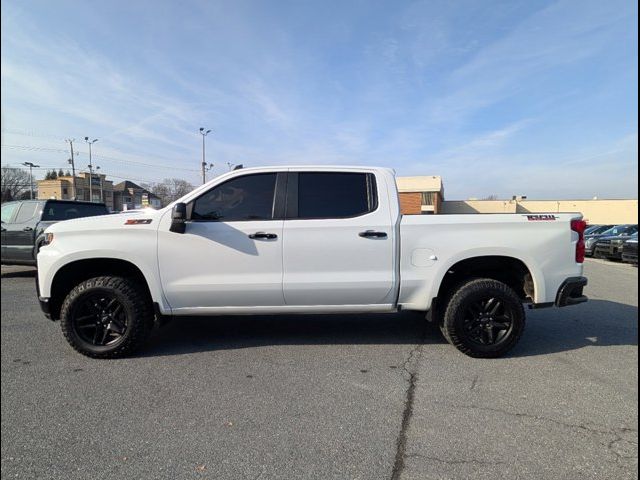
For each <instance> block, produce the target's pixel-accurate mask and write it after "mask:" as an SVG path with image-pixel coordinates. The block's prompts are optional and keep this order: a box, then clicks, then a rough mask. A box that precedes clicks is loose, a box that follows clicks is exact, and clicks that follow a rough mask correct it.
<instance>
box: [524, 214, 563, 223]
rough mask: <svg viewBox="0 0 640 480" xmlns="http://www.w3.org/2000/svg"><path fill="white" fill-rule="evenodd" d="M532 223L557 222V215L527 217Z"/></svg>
mask: <svg viewBox="0 0 640 480" xmlns="http://www.w3.org/2000/svg"><path fill="white" fill-rule="evenodd" d="M525 217H527V220H529V221H530V222H538V221H549V220H557V219H558V217H556V216H555V215H525Z"/></svg>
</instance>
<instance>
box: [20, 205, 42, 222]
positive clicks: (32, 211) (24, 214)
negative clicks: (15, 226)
mask: <svg viewBox="0 0 640 480" xmlns="http://www.w3.org/2000/svg"><path fill="white" fill-rule="evenodd" d="M39 206H40V204H39V203H38V202H24V203H23V204H22V205H21V206H20V210H18V214H17V215H16V219H15V220H14V223H24V222H28V221H29V220H31V219H32V218H33V217H35V215H36V211H37V209H38V207H39Z"/></svg>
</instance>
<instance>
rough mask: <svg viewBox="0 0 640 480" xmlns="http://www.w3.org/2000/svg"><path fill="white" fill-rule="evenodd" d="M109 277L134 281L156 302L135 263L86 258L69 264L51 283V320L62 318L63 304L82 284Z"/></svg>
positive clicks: (59, 270) (150, 299) (58, 271)
mask: <svg viewBox="0 0 640 480" xmlns="http://www.w3.org/2000/svg"><path fill="white" fill-rule="evenodd" d="M109 275H112V276H120V277H125V278H131V279H134V280H135V281H136V283H138V284H139V285H140V286H141V287H142V289H143V291H144V293H145V295H146V296H147V298H148V300H149V301H150V302H153V301H154V300H153V296H152V294H151V289H150V286H149V283H148V282H147V279H146V277H145V275H144V273H143V272H142V270H141V269H140V268H139V267H138V266H137V265H135V264H134V263H133V262H131V261H129V260H123V259H117V258H101V257H98V258H86V259H80V260H74V261H72V262H69V263H67V264H65V265H63V266H62V267H60V268H59V269H58V270H57V271H56V273H55V275H54V277H53V280H52V281H51V296H50V298H49V304H50V309H51V318H52V319H53V320H58V319H59V318H60V308H61V306H62V302H64V299H65V297H66V296H67V295H68V294H69V292H70V291H71V290H72V289H73V288H74V287H75V286H76V285H78V284H79V283H80V282H82V281H84V280H88V279H89V278H93V277H98V276H109Z"/></svg>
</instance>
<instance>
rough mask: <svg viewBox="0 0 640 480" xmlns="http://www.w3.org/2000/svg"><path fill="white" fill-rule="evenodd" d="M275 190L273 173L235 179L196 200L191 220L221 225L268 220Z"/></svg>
mask: <svg viewBox="0 0 640 480" xmlns="http://www.w3.org/2000/svg"><path fill="white" fill-rule="evenodd" d="M275 186H276V174H275V173H266V174H257V175H245V176H243V177H238V178H234V179H233V180H229V181H228V182H225V183H223V184H222V185H218V186H217V187H214V188H213V189H211V190H209V191H208V192H207V193H205V194H204V195H202V196H201V197H199V198H197V199H196V201H195V203H194V205H193V211H192V213H191V218H192V219H193V220H218V221H222V222H234V221H243V220H271V219H272V217H273V198H274V193H275Z"/></svg>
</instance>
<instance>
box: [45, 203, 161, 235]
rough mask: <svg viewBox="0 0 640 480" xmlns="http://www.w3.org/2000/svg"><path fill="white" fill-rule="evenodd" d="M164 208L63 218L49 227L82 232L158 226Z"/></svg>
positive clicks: (58, 230)
mask: <svg viewBox="0 0 640 480" xmlns="http://www.w3.org/2000/svg"><path fill="white" fill-rule="evenodd" d="M163 213H164V210H153V209H151V208H149V209H145V210H134V211H128V212H123V213H115V214H110V215H100V216H97V217H83V218H74V219H72V220H63V221H60V222H57V223H54V224H53V225H51V226H49V227H48V228H47V230H46V231H47V232H50V233H62V232H81V231H93V230H113V229H114V228H123V229H124V228H140V227H146V228H157V226H158V221H159V219H160V217H161V216H162V214H163ZM131 220H145V222H144V223H139V224H131V223H129V224H127V222H128V221H131Z"/></svg>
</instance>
